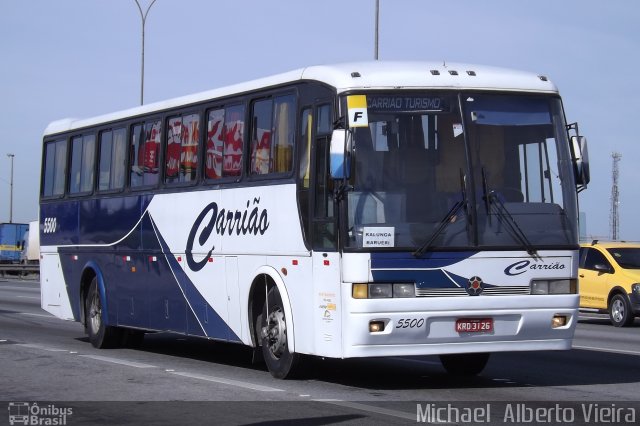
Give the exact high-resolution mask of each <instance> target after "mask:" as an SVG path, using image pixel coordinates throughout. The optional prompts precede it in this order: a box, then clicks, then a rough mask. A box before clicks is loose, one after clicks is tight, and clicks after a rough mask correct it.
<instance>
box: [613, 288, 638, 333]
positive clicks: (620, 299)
mask: <svg viewBox="0 0 640 426" xmlns="http://www.w3.org/2000/svg"><path fill="white" fill-rule="evenodd" d="M609 319H610V320H611V324H613V325H615V326H616V327H627V326H629V325H631V323H632V322H633V312H631V304H630V303H629V299H628V298H627V297H626V296H625V295H624V294H621V293H618V294H616V295H614V296H613V297H612V298H611V300H610V301H609Z"/></svg>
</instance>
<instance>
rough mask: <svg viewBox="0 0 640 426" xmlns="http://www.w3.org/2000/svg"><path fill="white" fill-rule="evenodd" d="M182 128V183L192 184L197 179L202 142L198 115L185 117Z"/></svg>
mask: <svg viewBox="0 0 640 426" xmlns="http://www.w3.org/2000/svg"><path fill="white" fill-rule="evenodd" d="M182 128H183V137H182V149H181V153H180V167H181V169H180V181H181V182H190V181H192V180H194V179H195V178H196V170H197V168H198V141H199V140H200V117H199V116H198V114H191V115H187V116H185V117H184V118H183V125H182Z"/></svg>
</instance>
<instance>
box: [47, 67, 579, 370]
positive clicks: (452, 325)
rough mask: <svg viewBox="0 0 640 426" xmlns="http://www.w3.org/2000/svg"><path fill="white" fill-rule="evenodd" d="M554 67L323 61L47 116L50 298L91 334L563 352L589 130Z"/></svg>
mask: <svg viewBox="0 0 640 426" xmlns="http://www.w3.org/2000/svg"><path fill="white" fill-rule="evenodd" d="M577 133H578V131H577V126H576V125H568V124H567V123H566V121H565V115H564V112H563V108H562V102H561V99H560V97H559V95H558V91H557V89H556V86H554V85H553V84H552V83H551V82H550V81H549V80H548V79H547V78H546V77H545V76H541V75H536V74H530V73H524V72H518V71H512V70H505V69H498V68H489V67H481V66H472V65H464V64H441V63H440V64H436V63H428V62H416V63H403V62H382V61H380V62H378V61H376V62H371V63H350V64H340V65H335V66H313V67H308V68H304V69H300V70H297V71H293V72H289V73H284V74H280V75H276V76H273V77H269V78H265V79H260V80H256V81H252V82H248V83H244V84H239V85H235V86H231V87H226V88H222V89H218V90H213V91H208V92H203V93H199V94H196V95H192V96H186V97H182V98H178V99H173V100H169V101H165V102H158V103H154V104H149V105H144V106H140V107H136V108H132V109H130V110H126V111H122V112H116V113H113V114H108V115H104V116H101V117H96V118H91V119H83V120H63V121H58V122H54V123H51V124H50V125H49V127H48V128H47V129H46V132H45V135H44V141H43V143H44V149H43V162H42V164H43V169H42V182H41V194H40V196H41V202H40V228H41V256H42V260H41V281H42V307H43V308H44V309H45V310H47V311H49V312H51V313H53V314H54V315H56V316H58V317H60V318H64V319H68V320H74V321H80V322H82V323H83V324H84V325H85V328H86V332H87V334H88V335H89V338H90V341H91V343H92V344H93V346H95V347H97V348H103V347H109V346H115V345H120V344H126V343H127V342H129V343H131V342H136V341H140V339H141V338H142V336H143V335H144V333H145V332H153V331H171V332H176V333H180V334H182V335H189V336H200V337H203V338H208V339H215V340H222V341H228V342H237V343H240V344H244V345H248V346H251V347H253V348H254V349H255V351H256V353H261V354H262V355H263V356H264V360H265V362H266V365H267V367H268V369H269V371H270V372H271V373H272V374H273V376H275V377H278V378H285V377H291V376H293V375H294V374H295V373H296V372H298V371H300V368H301V366H302V364H303V363H301V362H300V360H301V357H302V356H303V355H305V354H307V355H315V356H321V357H332V358H353V357H383V356H410V355H427V354H437V355H440V357H441V360H442V362H443V365H444V367H445V368H446V369H447V370H448V371H449V372H451V373H454V374H477V373H479V372H480V371H481V370H482V369H483V368H484V366H485V364H486V362H487V360H488V358H489V354H490V353H491V352H498V351H532V350H562V349H569V348H570V347H571V342H572V338H573V334H574V329H575V326H576V323H577V319H578V294H577V280H576V274H577V267H578V258H577V250H578V231H577V229H578V226H577V221H578V219H577V216H578V214H577V192H578V191H577V190H579V189H581V188H584V187H585V186H586V185H587V183H588V180H589V173H588V161H587V155H586V143H585V141H584V138H583V137H581V136H579V135H578V134H577Z"/></svg>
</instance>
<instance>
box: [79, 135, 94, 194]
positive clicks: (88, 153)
mask: <svg viewBox="0 0 640 426" xmlns="http://www.w3.org/2000/svg"><path fill="white" fill-rule="evenodd" d="M95 153H96V138H95V136H94V135H87V136H85V137H84V138H82V169H81V172H80V192H89V191H91V190H93V170H94V163H95V158H96V155H95Z"/></svg>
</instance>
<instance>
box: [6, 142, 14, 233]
mask: <svg viewBox="0 0 640 426" xmlns="http://www.w3.org/2000/svg"><path fill="white" fill-rule="evenodd" d="M7 157H9V158H10V159H11V180H10V181H9V223H13V157H15V155H14V154H7Z"/></svg>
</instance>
